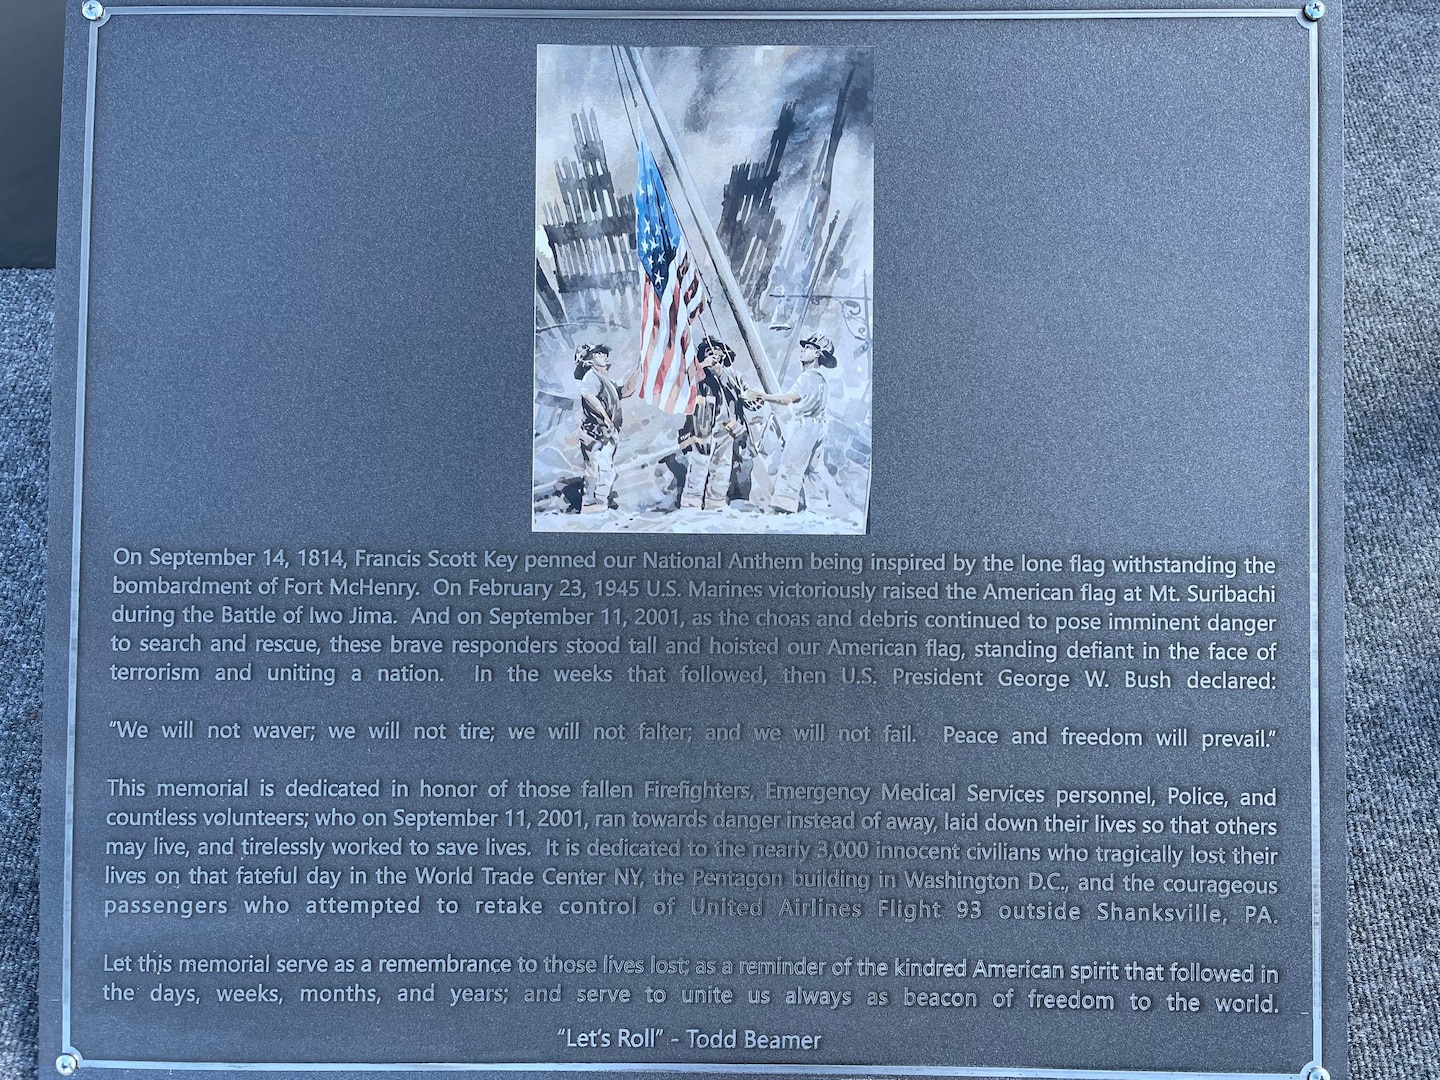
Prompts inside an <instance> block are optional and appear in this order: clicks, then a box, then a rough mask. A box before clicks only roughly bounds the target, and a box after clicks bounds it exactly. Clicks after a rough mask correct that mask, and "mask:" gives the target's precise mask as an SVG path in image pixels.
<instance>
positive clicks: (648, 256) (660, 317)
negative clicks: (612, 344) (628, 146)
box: [635, 139, 705, 413]
mask: <svg viewBox="0 0 1440 1080" xmlns="http://www.w3.org/2000/svg"><path fill="white" fill-rule="evenodd" d="M639 155H640V168H639V182H638V185H637V187H638V191H637V193H636V196H635V249H636V255H637V256H638V257H639V259H640V269H641V270H642V271H643V280H642V281H641V283H640V293H641V296H640V385H639V387H638V390H637V393H636V396H637V397H639V398H640V400H641V401H648V402H650V403H651V404H652V405H655V406H657V407H659V408H661V409H664V410H665V411H666V412H671V413H683V412H688V411H689V410H690V408H691V406H692V405H693V404H694V402H695V379H694V372H693V370H692V369H693V367H694V359H695V356H694V354H695V343H694V342H692V340H691V336H690V327H691V325H692V324H693V323H694V322H695V320H696V319H698V318H699V317H700V312H702V311H703V310H704V309H705V289H704V287H703V285H702V284H701V282H700V273H699V271H698V269H697V268H696V266H695V260H694V259H693V258H692V257H691V254H690V252H689V250H688V249H687V248H686V245H685V235H684V233H682V232H681V231H680V223H679V222H678V221H677V220H676V219H675V209H674V207H672V206H671V205H670V199H669V196H667V195H666V194H665V183H664V181H663V180H661V179H660V170H659V169H658V168H656V166H655V158H654V157H653V156H652V155H651V153H650V147H649V146H647V145H646V144H645V140H644V139H641V140H640V149H639Z"/></svg>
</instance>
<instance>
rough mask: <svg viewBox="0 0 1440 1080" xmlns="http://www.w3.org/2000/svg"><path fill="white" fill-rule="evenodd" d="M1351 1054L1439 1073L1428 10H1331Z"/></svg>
mask: <svg viewBox="0 0 1440 1080" xmlns="http://www.w3.org/2000/svg"><path fill="white" fill-rule="evenodd" d="M1346 20H1347V22H1346V25H1345V50H1346V59H1345V74H1346V93H1347V94H1348V101H1347V105H1346V113H1345V165H1346V195H1345V227H1346V255H1345V272H1346V276H1347V284H1346V296H1345V322H1346V331H1345V380H1346V383H1345V386H1346V401H1347V405H1346V408H1347V414H1346V446H1345V452H1346V459H1347V460H1346V509H1347V520H1346V550H1347V568H1346V579H1347V589H1346V617H1347V620H1348V622H1347V630H1346V646H1347V649H1348V660H1347V674H1348V682H1349V686H1348V692H1347V710H1348V723H1349V736H1348V744H1349V751H1348V752H1349V793H1348V798H1349V809H1350V882H1349V902H1350V1001H1351V1010H1352V1011H1351V1018H1350V1064H1351V1069H1352V1073H1353V1075H1354V1076H1356V1077H1357V1078H1360V1080H1372V1078H1373V1080H1381V1078H1390V1077H1395V1078H1400V1077H1404V1078H1406V1080H1412V1078H1415V1077H1434V1076H1440V827H1437V819H1436V791H1437V789H1440V723H1437V720H1440V717H1437V694H1440V681H1437V679H1436V674H1437V668H1440V651H1437V648H1436V636H1435V634H1434V632H1433V630H1432V627H1433V626H1434V625H1435V624H1436V622H1437V620H1440V461H1437V454H1440V288H1437V283H1440V23H1437V20H1436V19H1435V15H1434V11H1433V9H1430V8H1428V7H1425V8H1422V7H1421V6H1420V5H1419V4H1418V3H1414V2H1413V0H1411V2H1407V3H1403V4H1401V3H1380V2H1377V0H1366V2H1363V3H1356V4H1353V5H1351V6H1350V7H1349V8H1348V10H1347V12H1346ZM51 290H52V276H51V274H50V273H49V272H48V271H22V270H5V271H0V370H3V373H4V374H3V382H0V604H3V608H4V611H3V621H0V671H3V673H4V684H3V694H4V696H3V704H0V710H3V711H0V763H3V769H4V772H5V777H6V780H7V783H6V784H5V785H4V787H3V788H0V867H3V870H0V1075H3V1076H4V1077H23V1076H33V1075H34V1074H35V1064H34V1059H35V1054H36V1047H35V1029H36V995H35V967H36V959H35V936H36V918H37V900H36V846H37V842H38V835H39V807H38V795H39V792H38V776H39V754H40V730H39V721H38V715H39V711H40V665H41V638H40V627H41V618H42V603H41V601H42V597H43V585H42V582H43V576H44V569H45V553H44V546H43V545H44V538H45V519H44V515H45V492H46V468H47V462H48V424H49V415H50V410H49V399H48V386H49V375H50V343H51V300H52V297H51Z"/></svg>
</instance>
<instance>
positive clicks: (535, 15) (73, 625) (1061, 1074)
mask: <svg viewBox="0 0 1440 1080" xmlns="http://www.w3.org/2000/svg"><path fill="white" fill-rule="evenodd" d="M1322 11H1323V9H1322ZM132 15H273V16H352V17H380V18H460V19H527V20H567V21H605V22H648V21H668V22H684V21H689V22H831V23H855V22H980V21H1017V22H1023V21H1037V20H1061V21H1070V20H1118V19H1131V20H1133V19H1295V20H1296V21H1298V22H1299V23H1300V25H1301V27H1302V28H1304V29H1305V30H1306V32H1307V35H1308V38H1309V41H1308V45H1309V73H1308V84H1309V102H1308V105H1309V108H1308V118H1309V139H1308V143H1309V166H1310V170H1309V171H1310V188H1309V193H1308V194H1309V237H1308V241H1309V287H1308V296H1307V301H1308V308H1309V312H1308V330H1309V343H1308V352H1309V379H1308V392H1309V401H1308V406H1309V414H1308V424H1309V441H1308V452H1309V462H1308V464H1309V479H1310V484H1309V493H1308V495H1309V508H1308V510H1309V512H1308V522H1309V561H1310V565H1309V604H1310V628H1309V629H1310V634H1309V638H1310V641H1309V645H1310V652H1309V657H1310V929H1311V989H1312V993H1311V1059H1310V1061H1309V1062H1307V1063H1306V1064H1304V1065H1302V1066H1301V1067H1300V1069H1299V1071H1298V1072H1297V1073H1215V1072H1145V1071H1111V1070H1100V1069H1058V1068H1057V1069H1050V1068H1014V1067H1012V1068H981V1067H972V1066H946V1065H817V1064H812V1063H804V1062H797V1063H794V1064H769V1065H767V1064H746V1065H739V1064H729V1063H723V1062H384V1063H378V1062H334V1063H331V1062H294V1061H292V1062H223V1061H142V1060H119V1059H104V1058H86V1057H84V1055H82V1054H81V1053H80V1051H79V1050H78V1049H76V1048H75V1046H74V1045H73V1044H72V1039H71V1029H70V1004H71V981H72V980H71V962H72V956H71V938H72V931H73V926H74V918H73V917H74V912H73V903H72V897H73V872H74V867H73V859H74V848H75V731H76V689H77V682H78V657H79V635H80V536H81V528H80V527H81V512H82V492H83V487H84V466H85V454H84V451H85V382H86V379H85V374H86V364H87V361H88V357H87V342H88V326H89V316H90V307H89V300H90V229H91V218H92V209H93V206H94V152H95V93H96V67H97V53H98V50H99V33H100V27H102V26H104V25H105V23H106V22H108V21H109V20H110V18H111V17H113V16H127V17H128V16H132ZM87 20H88V35H87V66H86V79H85V145H84V153H83V162H84V163H83V175H82V192H81V207H80V261H79V270H80V294H79V336H78V339H77V345H76V374H75V461H74V473H73V484H74V488H73V491H72V493H71V527H70V620H69V657H68V660H69V668H68V672H67V690H66V715H65V725H66V730H65V856H64V858H65V865H64V890H63V898H62V905H61V912H62V915H61V917H62V927H61V957H62V961H61V964H62V966H61V977H60V1038H61V1043H62V1045H63V1050H62V1053H61V1055H60V1059H59V1060H58V1061H57V1063H56V1067H57V1069H61V1071H62V1073H63V1074H64V1075H67V1076H68V1075H71V1074H73V1073H74V1071H75V1069H76V1068H79V1067H81V1066H87V1067H93V1068H102V1069H166V1070H183V1071H197V1070H198V1071H213V1070H222V1069H233V1070H237V1071H247V1072H267V1071H276V1072H280V1071H283V1072H342V1071H354V1072H413V1071H422V1072H457V1071H469V1072H573V1073H627V1072H634V1073H649V1072H673V1073H715V1074H741V1073H751V1074H762V1075H763V1074H792V1075H793V1074H796V1073H800V1074H810V1075H816V1076H859V1075H870V1076H873V1075H885V1074H889V1075H893V1076H957V1077H1010V1078H1015V1080H1291V1078H1296V1077H1298V1078H1300V1080H1314V1078H1317V1077H1318V1078H1320V1080H1328V1077H1329V1074H1328V1072H1327V1071H1326V1070H1325V1069H1324V1068H1323V1067H1322V1066H1321V1064H1320V1062H1321V1061H1322V1060H1323V1041H1322V1021H1323V1016H1324V1009H1323V1000H1322V992H1321V987H1322V978H1323V974H1324V964H1323V953H1322V942H1321V928H1322V922H1321V915H1322V910H1321V880H1322V873H1321V831H1320V816H1321V799H1320V796H1321V774H1320V767H1321V763H1320V469H1319V463H1320V459H1319V454H1320V417H1319V408H1320V321H1319V313H1320V45H1319V21H1318V19H1315V20H1312V19H1309V18H1307V17H1306V15H1305V12H1304V10H1302V9H1300V8H1293V7H1291V8H1198V9H1183V8H1137V9H1134V10H1130V11H1125V10H1116V9H1091V10H1073V11H1067V10H1024V11H953V10H932V11H926V10H912V11H903V10H897V11H824V10H809V11H784V10H771V11H766V10H748V11H723V10H717V11H683V10H678V9H663V10H654V11H646V10H640V9H631V10H606V9H585V8H575V9H561V8H549V9H547V8H534V9H530V8H373V7H342V6H332V7H320V6H313V7H305V6H276V7H266V6H260V5H231V6H223V7H222V6H216V7H201V6H175V7H167V6H122V7H105V8H103V9H102V11H101V13H100V15H99V17H98V18H95V19H89V17H88V16H87ZM67 1059H73V1060H67ZM62 1063H63V1068H62ZM67 1070H68V1071H67Z"/></svg>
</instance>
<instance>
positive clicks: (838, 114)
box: [532, 45, 874, 534]
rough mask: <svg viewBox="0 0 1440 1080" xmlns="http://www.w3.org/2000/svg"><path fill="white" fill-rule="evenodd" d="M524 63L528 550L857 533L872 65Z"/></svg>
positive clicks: (775, 49) (752, 60)
mask: <svg viewBox="0 0 1440 1080" xmlns="http://www.w3.org/2000/svg"><path fill="white" fill-rule="evenodd" d="M537 60H538V86H537V132H536V170H535V204H536V215H535V216H536V229H535V414H534V420H535V424H534V437H535V443H534V447H535V452H534V474H533V477H532V483H533V503H532V505H533V516H532V523H533V527H534V529H535V530H536V531H571V530H601V531H607V532H616V531H627V532H705V533H761V532H795V533H830V534H834V533H863V532H865V529H866V523H867V515H868V511H869V501H870V462H871V452H870V423H871V390H870V388H871V367H872V362H873V352H872V340H871V339H872V323H873V320H872V315H871V310H872V293H871V271H872V265H873V234H874V143H873V138H872V131H873V127H872V121H871V104H870V102H871V87H872V84H873V64H872V53H871V50H869V49H857V48H814V47H788V46H786V47H779V46H760V47H753V46H752V47H740V48H736V47H727V48H634V47H628V46H623V45H620V46H602V47H590V46H586V47H579V46H568V45H566V46H549V45H542V46H540V48H539V51H538V57H537Z"/></svg>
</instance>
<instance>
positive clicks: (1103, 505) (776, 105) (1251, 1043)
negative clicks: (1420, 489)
mask: <svg viewBox="0 0 1440 1080" xmlns="http://www.w3.org/2000/svg"><path fill="white" fill-rule="evenodd" d="M68 34H69V39H68V53H67V56H68V64H67V71H66V129H65V142H64V153H65V164H64V169H63V173H64V182H63V186H62V191H61V203H62V228H61V234H60V260H61V263H60V269H59V272H58V276H57V326H56V375H55V381H56V387H57V389H56V407H55V416H56V422H55V441H54V445H55V447H56V451H55V462H56V465H55V479H54V484H53V488H52V493H53V511H54V512H53V521H52V533H51V535H52V537H53V546H52V548H51V554H50V559H51V562H50V565H51V566H52V567H53V576H52V579H51V580H52V590H51V597H52V599H51V607H50V624H49V625H50V629H49V634H50V638H49V653H48V656H49V665H48V669H47V676H48V678H49V680H50V681H49V687H48V692H49V698H48V703H49V707H48V720H47V723H48V725H49V726H48V733H49V736H50V737H49V739H48V742H47V756H46V761H45V769H46V775H45V781H46V806H45V812H46V815H47V818H46V821H47V831H46V835H45V857H44V867H45V870H44V874H45V876H44V886H45V893H44V934H43V941H44V948H45V956H46V963H45V966H44V973H43V993H42V1001H43V1002H44V1009H45V1012H44V1024H43V1030H42V1036H41V1045H42V1057H43V1059H44V1060H43V1062H42V1069H43V1071H46V1072H48V1070H50V1069H52V1068H54V1069H58V1070H59V1071H60V1072H61V1073H62V1074H67V1075H68V1074H69V1073H71V1072H73V1071H74V1070H76V1069H90V1068H103V1069H117V1070H128V1071H134V1072H137V1073H140V1072H149V1071H151V1070H161V1069H175V1068H182V1069H197V1068H198V1069H210V1070H236V1071H239V1070H254V1069H265V1070H281V1071H292V1072H303V1071H312V1070H327V1071H334V1070H341V1071H345V1070H354V1071H362V1070H375V1069H383V1070H388V1071H430V1070H441V1069H469V1070H478V1071H486V1070H495V1071H502V1070H503V1071H515V1070H541V1071H550V1072H557V1073H560V1072H570V1071H592V1072H593V1071H615V1072H632V1071H638V1070H646V1071H663V1072H672V1073H714V1072H754V1073H760V1072H772V1073H803V1074H820V1073H825V1074H852V1073H853V1074H866V1075H892V1074H893V1075H900V1074H909V1075H922V1074H923V1075H975V1076H981V1075H999V1076H1016V1077H1019V1076H1029V1077H1036V1076H1046V1077H1079V1076H1106V1077H1128V1078H1135V1080H1139V1078H1140V1077H1162V1076H1164V1077H1178V1076H1230V1077H1241V1076H1244V1077H1281V1076H1287V1077H1313V1078H1322V1077H1324V1076H1325V1075H1326V1070H1329V1073H1330V1074H1334V1075H1337V1076H1338V1075H1341V1074H1343V1071H1344V1061H1345V1054H1344V1023H1345V1019H1344V1008H1343V1002H1344V997H1343V991H1344V982H1343V956H1344V952H1343V945H1344V908H1343V904H1342V903H1341V900H1342V897H1343V894H1342V892H1341V891H1340V890H1339V884H1340V882H1342V881H1343V873H1342V871H1343V857H1344V852H1343V829H1342V819H1341V812H1342V811H1341V806H1342V802H1341V798H1340V793H1341V790H1342V780H1343V765H1342V757H1341V754H1342V746H1343V741H1342V739H1341V719H1342V713H1341V706H1342V699H1341V694H1340V691H1339V685H1340V684H1339V680H1340V677H1341V673H1342V669H1343V665H1342V656H1341V638H1340V626H1339V611H1340V608H1339V605H1340V601H1341V593H1340V575H1339V571H1340V566H1341V549H1340V532H1339V528H1338V522H1339V514H1340V501H1339V464H1340V462H1339V445H1340V443H1339V429H1340V423H1341V412H1340V406H1339V397H1338V392H1339V391H1338V384H1339V348H1338V313H1339V305H1338V302H1339V284H1338V282H1339V279H1338V255H1339V214H1338V194H1339V173H1338V160H1339V158H1338V128H1337V124H1338V116H1339V93H1338V91H1339V55H1338V53H1339V40H1340V38H1339V21H1338V13H1337V11H1336V10H1335V9H1334V8H1333V7H1332V9H1331V10H1330V11H1329V12H1328V13H1325V12H1324V10H1323V8H1322V7H1321V6H1320V5H1319V4H1318V3H1316V4H1312V5H1311V6H1310V7H1309V8H1308V9H1307V10H1306V11H1305V12H1301V11H1298V10H1295V9H1288V8H1287V9H1270V8H1258V7H1240V8H1231V9H1224V10H1218V9H1217V10H1211V9H1200V10H1189V9H1185V10H1181V9H1157V10H1139V9H1135V10H1123V11H1120V10H1104V11H1097V10H1071V9H1047V10H1040V9H1028V8H1015V9H1011V10H991V11H986V10H966V11H931V10H910V9H903V8H898V7H893V8H892V7H887V8H884V9H878V10H861V9H858V8H851V7H850V6H848V5H843V4H842V5H841V6H839V7H836V8H833V9H827V10H824V11H814V12H787V11H738V10H729V9H724V8H710V7H706V8H705V9H704V10H683V11H682V10H672V9H658V8H657V9H653V10H648V9H647V10H644V11H636V10H620V9H610V8H605V9H585V10H581V9H578V8H568V7H562V8H538V7H537V8H523V9H506V10H481V9H471V8H461V7H448V6H447V7H440V8H426V9H418V8H403V7H398V6H382V7H372V8H360V7H345V6H336V7H320V8H295V7H282V6H273V7H266V6H246V7H236V6H221V5H213V6H212V5H190V6H163V5H162V6H147V7H133V6H124V5H116V6H110V7H102V6H101V5H100V4H98V3H94V2H93V0H92V3H91V4H87V5H86V6H85V10H83V11H82V10H81V8H80V7H79V6H78V5H76V6H74V8H73V10H72V11H71V12H70V24H69V30H68ZM71 448H73V452H72V450H71Z"/></svg>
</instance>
